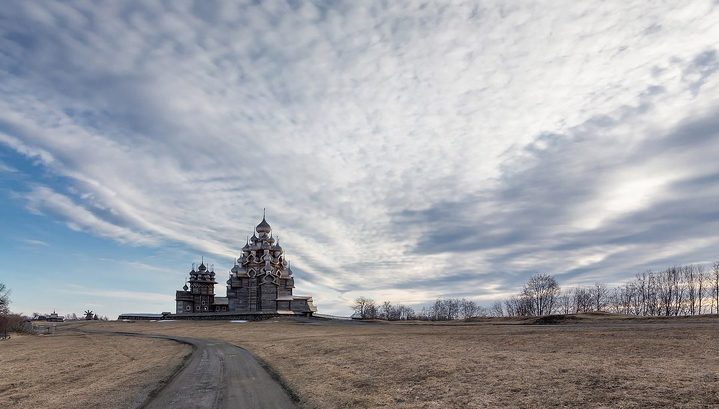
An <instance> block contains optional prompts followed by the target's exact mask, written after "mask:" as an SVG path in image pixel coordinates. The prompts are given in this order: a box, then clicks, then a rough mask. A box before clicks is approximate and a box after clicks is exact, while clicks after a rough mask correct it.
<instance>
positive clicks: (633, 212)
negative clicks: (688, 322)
mask: <svg viewBox="0 0 719 409" xmlns="http://www.w3.org/2000/svg"><path fill="white" fill-rule="evenodd" d="M718 18H719V12H718V11H717V7H716V6H715V5H714V4H713V3H712V2H709V1H706V2H691V3H686V4H684V3H682V4H679V3H677V4H665V5H661V6H659V5H655V6H653V7H646V5H644V4H639V3H637V4H630V3H620V2H605V3H602V4H591V5H590V4H582V3H577V2H542V3H522V4H507V3H482V5H476V4H472V3H466V4H453V6H451V7H450V6H447V5H446V4H428V5H419V4H417V3H414V2H391V3H384V4H382V3H377V2H348V3H332V4H319V5H318V4H313V3H310V2H303V3H298V4H292V5H290V4H287V5H282V4H280V3H262V4H259V5H249V4H248V5H235V4H231V3H226V4H223V5H222V10H216V9H214V7H207V6H205V5H203V3H201V2H198V3H194V4H192V3H182V4H180V3H171V4H169V5H167V6H166V7H164V8H161V7H159V6H157V5H155V4H151V3H138V4H133V5H130V4H128V3H122V4H121V3H106V4H102V5H100V4H87V3H74V2H67V3H65V2H63V3H50V4H43V5H42V6H40V5H37V4H35V3H32V2H15V3H10V4H7V5H5V7H3V9H2V10H0V20H1V21H3V24H2V26H1V27H2V28H1V29H0V51H1V52H0V92H2V94H3V95H4V98H2V99H1V100H0V143H2V144H4V145H6V146H8V147H10V148H11V149H13V150H14V151H16V152H17V153H18V154H20V155H24V156H25V157H28V158H32V159H33V160H34V161H35V162H36V163H37V164H38V165H39V166H42V167H44V168H45V169H47V170H49V171H51V172H54V173H55V174H57V175H59V176H60V177H61V178H63V180H65V181H66V185H63V186H55V185H50V184H48V183H47V182H45V181H34V182H33V184H32V185H28V186H27V191H26V192H23V193H21V194H22V195H24V197H25V200H26V202H27V205H28V206H29V208H31V209H35V210H36V211H39V212H43V213H45V214H48V215H50V216H52V217H57V218H58V219H60V220H62V221H64V222H65V223H67V224H68V225H69V226H71V227H73V228H76V229H80V230H82V231H87V232H89V233H92V234H96V235H99V236H102V237H110V238H113V239H115V240H117V241H119V242H122V243H130V244H136V245H148V246H162V245H164V244H165V243H172V242H180V243H184V244H187V245H189V246H192V247H194V248H196V249H198V250H199V251H203V252H211V253H214V254H217V255H220V256H225V257H227V260H228V266H227V267H228V268H229V264H230V261H229V260H231V257H232V256H234V255H235V254H234V253H235V252H237V251H238V249H239V248H240V247H241V246H242V245H243V243H244V241H245V238H246V235H247V234H248V233H250V232H251V229H252V226H254V224H256V222H257V218H258V216H259V215H260V212H261V208H262V207H267V208H268V216H269V219H270V221H271V223H272V224H273V227H275V229H276V231H277V233H278V234H279V235H280V236H281V240H282V243H283V245H284V246H285V248H286V250H287V252H288V255H289V257H290V258H291V260H292V262H293V265H294V266H296V267H297V271H298V276H299V280H298V281H299V282H298V287H299V288H301V289H303V290H302V291H303V292H314V293H315V295H316V296H317V298H318V299H319V300H321V299H322V298H324V299H325V300H332V301H331V303H335V304H337V305H340V304H342V303H345V304H346V301H347V299H349V298H351V297H352V296H354V295H356V294H358V293H363V292H366V293H369V294H376V295H377V296H378V297H379V296H384V295H387V296H390V295H391V296H393V297H397V298H404V299H405V300H410V299H411V300H412V301H416V300H420V299H430V298H432V297H435V296H438V295H443V294H457V293H462V294H464V293H466V294H467V295H470V293H475V294H477V295H480V294H484V295H487V294H490V295H492V296H495V295H496V296H499V295H501V294H504V293H506V292H507V291H512V290H513V289H514V288H516V285H517V283H519V282H521V281H522V280H524V279H526V277H527V274H529V273H530V272H531V271H533V270H536V269H542V270H547V271H550V272H557V273H559V272H561V273H564V274H565V276H564V277H565V279H566V280H567V281H574V282H580V281H583V280H593V279H596V278H597V277H599V278H603V279H605V280H620V279H621V278H622V277H626V276H627V274H628V273H629V272H631V271H632V270H633V269H638V268H644V267H646V266H652V265H656V264H659V263H663V262H666V260H669V259H671V260H673V261H672V262H691V261H694V260H706V259H708V258H711V257H714V256H713V255H712V254H713V253H712V251H714V250H712V248H716V245H717V244H719V243H718V242H717V239H716V238H715V237H714V235H713V234H712V233H711V231H713V230H711V229H714V228H715V227H716V226H714V220H716V219H715V218H714V217H715V215H714V214H713V213H712V211H711V208H712V207H715V206H714V205H715V204H717V203H716V202H717V200H718V198H719V192H717V189H716V182H715V180H716V178H715V176H716V175H717V174H719V166H717V165H716V161H715V160H713V158H716V150H717V146H718V145H719V144H717V142H716V141H717V130H718V129H719V126H717V124H716V122H715V121H714V120H713V118H716V117H717V112H718V110H719V103H718V102H717V101H718V100H719V97H718V96H719V81H718V80H717V69H718V67H719V63H718V62H717V61H718V59H717V49H716V44H717V43H718V42H719V26H717V25H716V24H715V22H716V21H717V19H718ZM100 21H101V22H102V24H98V22H100ZM690 241H691V243H692V245H691V246H684V244H686V243H689V242H690ZM442 277H446V278H447V279H441V278H442ZM397 288H402V289H406V290H407V291H404V292H398V293H395V292H392V291H396V289H397ZM305 289H306V290H305ZM399 301H401V300H399Z"/></svg>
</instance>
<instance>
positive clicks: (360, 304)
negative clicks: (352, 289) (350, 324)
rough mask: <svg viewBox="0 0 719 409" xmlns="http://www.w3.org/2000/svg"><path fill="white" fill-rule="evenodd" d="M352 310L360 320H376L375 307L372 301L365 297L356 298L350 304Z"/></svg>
mask: <svg viewBox="0 0 719 409" xmlns="http://www.w3.org/2000/svg"><path fill="white" fill-rule="evenodd" d="M352 309H354V311H355V313H357V314H358V315H359V316H360V318H362V319H374V318H377V312H378V311H377V307H376V306H375V303H374V300H373V299H371V298H366V297H358V298H356V299H355V302H354V304H352Z"/></svg>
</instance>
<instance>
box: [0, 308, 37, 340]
mask: <svg viewBox="0 0 719 409" xmlns="http://www.w3.org/2000/svg"><path fill="white" fill-rule="evenodd" d="M29 320H30V319H29V318H28V317H24V316H22V315H20V314H12V313H11V314H2V315H0V337H2V336H5V334H8V335H9V333H11V332H16V333H21V334H34V333H35V330H34V329H33V327H32V324H31V323H30V321H29Z"/></svg>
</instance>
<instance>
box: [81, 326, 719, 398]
mask: <svg viewBox="0 0 719 409" xmlns="http://www.w3.org/2000/svg"><path fill="white" fill-rule="evenodd" d="M495 324H496V323H471V324H463V325H456V324H454V325H432V324H416V325H413V324H368V325H346V324H345V325H316V324H308V323H298V322H291V321H276V322H257V323H245V324H238V323H228V322H179V321H178V322H167V323H140V322H138V323H120V322H118V323H97V324H93V325H94V326H97V327H102V328H105V329H110V328H114V329H119V330H122V331H138V332H149V333H164V334H176V335H186V336H194V337H204V338H216V339H222V340H225V341H229V342H231V343H234V344H237V345H240V346H244V347H246V348H248V349H249V350H250V351H252V352H253V353H254V354H255V355H257V356H259V357H261V358H262V359H263V360H265V361H266V362H268V363H269V364H270V365H272V367H273V368H274V369H275V370H277V371H278V372H279V373H280V374H281V376H282V377H283V379H284V381H285V382H286V383H287V384H288V385H289V387H290V388H292V389H293V390H294V391H295V392H296V393H297V394H298V395H299V397H300V399H301V401H302V404H304V405H305V406H306V407H308V408H379V407H384V408H488V407H522V408H535V407H590V408H610V407H611V408H640V407H641V408H647V407H685V408H704V407H719V320H717V319H716V318H715V319H710V320H684V321H678V320H674V321H672V320H669V321H666V322H660V323H656V322H654V323H652V322H649V323H641V322H639V323H637V322H631V321H629V322H626V321H622V322H614V323H613V322H612V321H611V320H602V323H597V324H590V325H585V324H582V325H551V326H527V325H495Z"/></svg>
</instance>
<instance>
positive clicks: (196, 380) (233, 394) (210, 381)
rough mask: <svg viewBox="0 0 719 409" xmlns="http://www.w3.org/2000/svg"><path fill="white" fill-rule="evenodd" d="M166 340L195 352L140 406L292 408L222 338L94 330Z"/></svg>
mask: <svg viewBox="0 0 719 409" xmlns="http://www.w3.org/2000/svg"><path fill="white" fill-rule="evenodd" d="M78 330H79V331H81V332H85V333H102V334H115V335H121V336H136V337H145V338H159V339H168V340H172V341H176V342H182V343H186V344H190V345H193V347H194V351H193V353H192V355H191V356H190V358H189V359H188V360H187V362H186V363H185V365H184V366H183V367H182V369H180V371H179V372H178V373H177V374H176V375H175V376H174V377H173V378H172V379H171V380H170V382H169V383H168V384H167V385H165V386H164V387H163V388H162V389H160V390H159V391H157V392H156V393H155V394H154V396H153V397H151V398H150V399H149V400H148V401H147V402H146V403H145V405H144V406H143V408H146V409H159V408H174V409H184V408H187V409H190V408H192V409H224V408H246V409H292V408H296V407H297V405H296V404H295V403H294V402H293V401H292V399H291V398H290V396H289V394H288V393H287V391H286V390H285V389H284V388H283V387H282V386H281V385H280V384H279V382H277V381H276V380H275V379H273V378H272V376H271V375H270V374H269V373H268V372H267V370H265V368H263V367H262V365H260V363H259V362H258V361H257V360H256V359H255V357H253V356H252V354H250V353H249V352H247V351H246V350H244V349H242V348H240V347H237V346H235V345H232V344H228V343H226V342H222V341H211V340H205V339H197V338H185V337H173V336H165V335H148V334H141V333H129V332H114V331H93V330H84V329H81V330H80V329H78Z"/></svg>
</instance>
